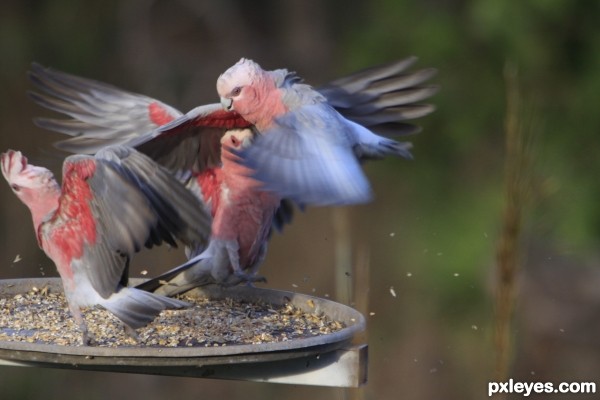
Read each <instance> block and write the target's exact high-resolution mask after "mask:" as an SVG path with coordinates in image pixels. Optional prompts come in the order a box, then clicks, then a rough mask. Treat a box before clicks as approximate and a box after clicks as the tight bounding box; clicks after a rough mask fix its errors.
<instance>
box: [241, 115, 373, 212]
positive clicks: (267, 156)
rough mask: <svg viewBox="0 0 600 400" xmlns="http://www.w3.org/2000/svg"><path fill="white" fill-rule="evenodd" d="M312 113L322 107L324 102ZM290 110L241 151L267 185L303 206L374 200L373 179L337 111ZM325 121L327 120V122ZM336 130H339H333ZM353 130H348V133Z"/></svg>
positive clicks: (256, 174) (270, 189) (269, 189)
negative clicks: (321, 114) (325, 113)
mask: <svg viewBox="0 0 600 400" xmlns="http://www.w3.org/2000/svg"><path fill="white" fill-rule="evenodd" d="M311 111H312V112H322V111H323V108H322V107H321V106H319V105H317V106H312V108H311ZM310 114H311V115H303V111H302V110H298V111H290V112H288V113H287V114H286V115H285V118H284V119H282V118H279V119H277V120H276V121H275V125H274V127H273V128H271V129H269V130H268V131H266V132H263V133H264V134H263V135H259V136H258V137H257V138H256V139H255V141H254V142H253V145H252V146H250V147H248V148H247V149H244V150H242V151H240V152H237V154H238V155H239V156H240V157H241V158H242V161H241V162H242V164H244V165H246V166H247V167H249V168H250V169H252V170H254V171H255V173H254V174H253V176H254V177H255V178H256V179H257V180H259V181H261V182H263V184H264V186H263V188H264V190H268V191H274V192H276V193H278V194H279V195H280V196H281V197H282V198H289V199H292V200H293V201H295V202H296V203H298V204H300V205H343V204H357V203H364V202H367V201H369V200H370V199H371V189H370V186H369V183H368V181H367V179H366V177H365V176H364V173H363V172H362V169H361V167H360V164H359V162H358V160H357V158H356V156H355V155H354V153H353V151H352V148H351V147H350V146H349V144H348V141H347V140H349V139H348V138H346V137H344V132H339V130H342V131H343V129H345V126H344V124H343V123H340V121H339V120H338V119H337V118H336V117H335V115H336V114H333V116H331V115H330V116H329V117H327V116H325V118H319V117H318V116H317V117H316V118H314V117H315V115H313V114H312V113H310ZM323 124H324V125H323ZM334 131H337V132H334ZM348 135H349V134H348Z"/></svg>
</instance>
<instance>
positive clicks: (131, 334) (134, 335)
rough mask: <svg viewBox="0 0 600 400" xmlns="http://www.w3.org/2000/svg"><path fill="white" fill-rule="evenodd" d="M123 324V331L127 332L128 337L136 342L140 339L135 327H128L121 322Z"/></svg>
mask: <svg viewBox="0 0 600 400" xmlns="http://www.w3.org/2000/svg"><path fill="white" fill-rule="evenodd" d="M123 326H124V327H125V333H126V334H127V336H129V337H130V338H132V339H133V340H135V341H136V342H139V341H140V336H139V335H138V333H137V332H136V331H135V329H133V328H132V327H130V326H129V325H127V324H123Z"/></svg>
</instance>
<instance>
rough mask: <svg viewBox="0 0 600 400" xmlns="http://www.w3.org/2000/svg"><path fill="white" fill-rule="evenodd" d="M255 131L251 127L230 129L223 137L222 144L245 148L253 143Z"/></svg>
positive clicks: (238, 148)
mask: <svg viewBox="0 0 600 400" xmlns="http://www.w3.org/2000/svg"><path fill="white" fill-rule="evenodd" d="M253 138H254V133H252V130H250V129H230V130H228V131H227V132H225V134H224V135H223V137H222V138H221V146H224V147H228V148H231V149H235V150H243V149H246V148H248V147H250V145H251V144H252V139H253Z"/></svg>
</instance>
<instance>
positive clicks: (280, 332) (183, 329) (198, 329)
mask: <svg viewBox="0 0 600 400" xmlns="http://www.w3.org/2000/svg"><path fill="white" fill-rule="evenodd" d="M182 300H184V301H187V302H189V303H191V304H192V306H191V307H190V308H186V309H182V310H167V311H163V312H162V313H161V314H160V315H159V316H158V317H157V318H156V319H155V320H154V321H153V322H152V323H151V324H149V325H148V326H146V327H144V328H140V329H138V330H137V331H136V332H137V334H138V338H137V339H134V338H131V337H130V336H128V335H126V333H125V331H124V329H123V326H122V324H121V323H120V322H119V321H118V320H117V319H116V317H114V316H113V315H112V314H111V313H109V312H108V311H106V310H104V309H100V308H89V309H87V310H84V316H85V320H86V322H87V325H88V330H89V334H90V336H91V337H92V340H93V343H92V344H93V345H95V346H105V347H119V346H126V347H133V346H140V347H209V346H210V347H216V346H230V345H243V344H260V343H271V342H283V341H288V340H293V339H298V338H306V337H313V336H317V335H326V334H329V333H332V332H335V331H338V330H340V329H342V328H344V325H343V324H342V323H340V322H338V321H334V320H331V319H330V318H329V317H327V316H325V315H322V314H316V313H312V314H311V313H306V312H304V311H302V310H300V309H298V308H297V307H294V306H292V305H290V304H286V305H284V306H273V305H271V304H266V303H253V302H252V303H251V302H245V301H236V300H231V299H223V300H208V299H205V298H195V297H183V298H182ZM309 306H310V305H309ZM313 306H314V305H313ZM0 341H22V342H29V343H44V344H55V345H62V346H80V345H81V344H82V340H81V333H80V331H79V329H78V327H77V325H76V324H75V322H74V320H73V318H72V317H71V315H70V313H69V311H68V308H67V303H66V301H65V298H64V296H63V294H62V293H49V292H48V291H47V290H37V289H36V290H33V291H31V292H28V293H24V294H17V295H15V296H13V297H10V298H0Z"/></svg>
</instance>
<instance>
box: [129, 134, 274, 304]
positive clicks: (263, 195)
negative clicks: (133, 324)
mask: <svg viewBox="0 0 600 400" xmlns="http://www.w3.org/2000/svg"><path fill="white" fill-rule="evenodd" d="M252 139H253V133H252V131H251V130H250V129H240V130H238V129H232V130H228V131H227V132H226V133H225V135H223V137H222V138H221V144H222V150H221V161H222V163H221V166H220V168H209V169H206V170H204V171H203V172H202V174H201V176H200V177H199V179H198V180H197V181H196V182H200V185H201V187H200V188H199V189H200V190H201V191H202V197H203V198H204V199H205V201H206V203H207V205H208V207H209V208H210V210H211V214H212V215H213V223H212V231H211V238H210V244H209V246H208V248H207V249H206V250H205V251H204V252H203V253H201V254H199V255H198V256H196V257H192V258H191V259H190V260H188V261H187V262H186V263H184V264H183V265H181V266H179V267H177V268H174V269H173V270H171V271H168V272H166V273H165V274H162V275H160V276H158V277H156V278H154V279H151V280H149V281H147V282H145V283H143V284H141V285H139V286H138V288H142V289H144V290H154V291H155V293H159V294H163V295H167V296H172V295H175V294H178V293H183V292H186V291H188V290H190V289H192V288H194V287H196V286H200V285H205V284H208V283H218V284H221V285H235V284H238V283H240V282H253V281H257V280H262V279H263V278H262V277H260V276H257V275H256V272H257V270H258V267H259V266H260V264H261V263H262V262H263V260H264V258H265V255H266V251H267V243H268V238H269V233H270V231H271V226H272V223H273V216H274V214H275V212H276V211H277V209H278V207H279V204H280V202H281V199H280V198H279V197H278V196H277V195H276V194H275V193H272V192H267V191H263V190H261V189H260V183H259V182H257V181H255V180H254V179H252V178H251V177H250V176H249V175H250V172H251V171H248V169H247V168H246V167H244V166H242V165H240V164H239V163H237V162H236V160H235V158H236V156H235V155H234V154H233V153H232V151H233V150H237V151H240V150H243V149H245V148H248V147H249V146H251V144H252Z"/></svg>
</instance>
